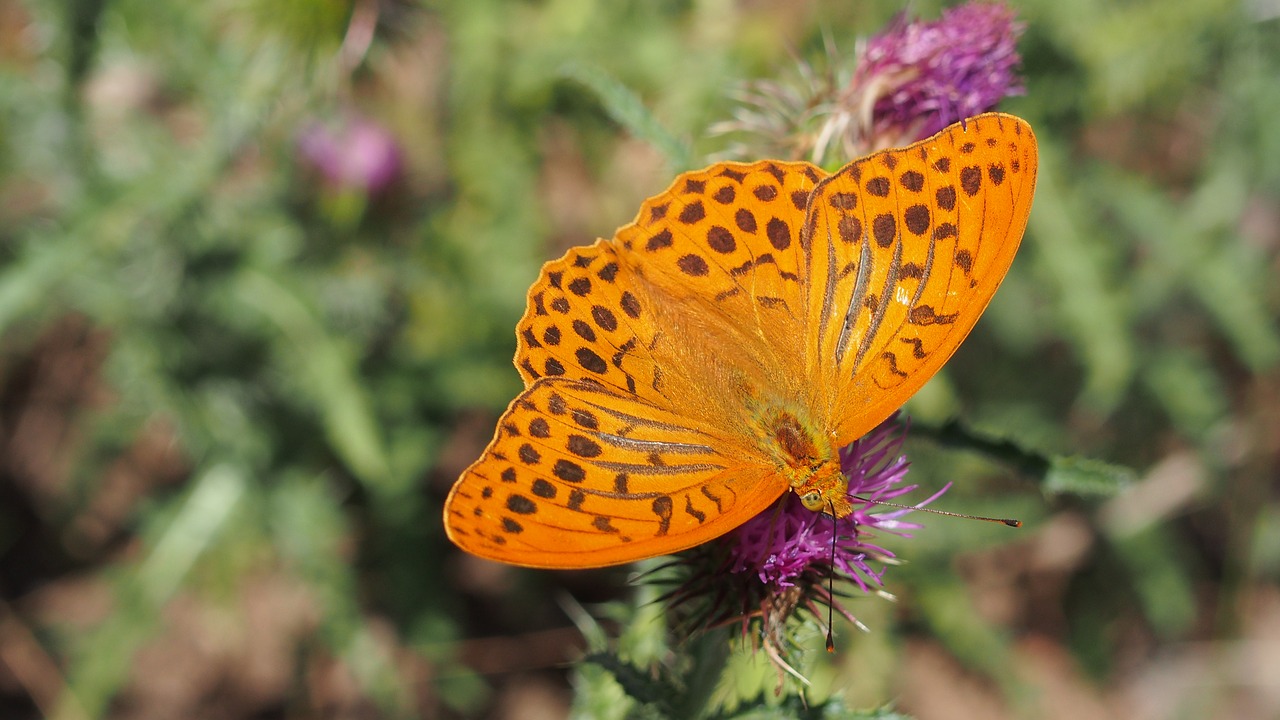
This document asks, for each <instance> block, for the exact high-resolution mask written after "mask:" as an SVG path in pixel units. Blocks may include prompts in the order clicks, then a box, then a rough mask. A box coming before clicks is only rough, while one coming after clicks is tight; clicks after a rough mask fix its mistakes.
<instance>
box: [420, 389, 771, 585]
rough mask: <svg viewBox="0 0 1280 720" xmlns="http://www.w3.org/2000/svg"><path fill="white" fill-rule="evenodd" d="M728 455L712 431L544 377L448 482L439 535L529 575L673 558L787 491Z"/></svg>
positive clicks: (630, 400)
mask: <svg viewBox="0 0 1280 720" xmlns="http://www.w3.org/2000/svg"><path fill="white" fill-rule="evenodd" d="M726 446H727V445H726V442H725V439H724V438H723V437H722V435H721V433H720V432H719V431H718V430H716V429H714V428H706V427H700V426H698V425H697V424H696V423H692V422H690V421H689V419H688V418H686V417H683V416H680V415H677V414H674V413H671V412H668V411H664V410H661V409H659V408H657V407H654V406H653V405H652V404H650V403H648V402H646V401H644V400H640V399H637V398H635V397H632V396H629V395H626V394H621V393H619V392H618V391H617V390H615V389H613V388H609V387H606V386H604V385H602V384H601V383H599V382H597V381H594V380H565V379H562V378H545V379H542V380H539V381H537V382H535V383H534V384H533V385H532V386H531V387H530V388H529V389H528V390H526V391H525V392H524V393H522V394H521V395H520V397H518V398H516V400H515V401H514V402H513V403H512V404H511V406H510V407H509V408H508V410H507V412H506V414H504V415H503V416H502V419H501V420H499V422H498V431H497V434H496V436H495V437H494V439H493V441H492V442H491V443H490V445H489V447H488V448H487V449H486V450H485V453H484V455H483V456H482V457H481V458H480V459H479V460H478V461H477V462H476V463H475V464H474V465H472V466H471V467H470V468H468V469H467V471H466V472H465V473H464V474H463V476H462V477H461V478H460V479H459V481H458V483H457V484H455V485H454V488H453V491H452V492H451V493H450V494H449V498H448V500H447V501H446V505H445V527H446V528H447V530H448V533H449V537H450V538H451V539H452V540H453V541H454V542H455V543H457V544H458V545H459V546H460V547H462V548H463V549H465V550H467V551H468V552H471V553H472V554H475V555H479V556H481V557H487V558H492V559H495V560H501V561H503V562H507V563H513V564H517V565H526V566H531V567H549V568H555V567H562V568H567V567H595V566H603V565H612V564H617V563H623V562H629V561H632V560H637V559H641V558H645V557H652V556H655V555H662V554H666V553H671V552H676V551H678V550H682V549H684V548H687V547H691V546H693V545H696V544H699V543H701V542H705V541H707V540H710V539H712V538H714V537H717V536H719V535H721V534H723V533H725V532H727V531H728V530H730V529H732V528H734V527H736V526H737V525H739V524H741V523H743V522H745V521H746V520H747V519H748V518H750V517H752V516H753V515H755V514H757V513H759V512H760V511H761V510H763V509H764V508H766V507H768V506H769V504H770V503H772V502H773V501H774V500H776V499H777V498H778V496H779V495H781V494H782V493H783V491H784V490H785V489H786V484H785V483H782V484H779V483H778V482H777V481H776V479H773V481H771V479H770V478H769V477H766V475H767V473H765V472H764V470H763V468H762V467H761V466H759V465H756V466H744V465H743V464H742V462H741V458H740V457H734V456H732V455H728V454H726V453H724V452H722V450H721V448H724V447H726Z"/></svg>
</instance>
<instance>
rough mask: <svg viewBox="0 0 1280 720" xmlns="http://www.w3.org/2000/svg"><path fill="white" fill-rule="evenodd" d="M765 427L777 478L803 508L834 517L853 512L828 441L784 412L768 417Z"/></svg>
mask: <svg viewBox="0 0 1280 720" xmlns="http://www.w3.org/2000/svg"><path fill="white" fill-rule="evenodd" d="M765 426H766V428H767V429H768V430H769V431H770V435H771V436H772V437H771V441H772V443H771V444H772V447H773V449H774V452H775V454H776V456H777V459H778V461H779V471H780V474H781V475H782V476H783V477H785V478H786V479H787V483H788V484H789V485H790V486H791V489H792V490H793V491H794V492H795V493H796V495H799V496H800V501H801V502H802V503H804V506H805V507H806V508H808V509H810V510H812V511H814V512H825V513H827V514H830V515H834V516H835V517H845V516H846V515H849V514H850V513H851V512H853V505H852V504H851V503H850V502H849V497H848V494H849V479H848V478H847V477H846V476H845V474H844V472H843V471H842V470H841V469H840V457H839V454H838V453H837V452H836V451H835V450H834V448H832V447H831V443H830V442H829V441H827V440H826V439H825V438H822V436H820V435H819V434H818V433H816V432H814V431H813V430H811V429H809V428H807V427H806V426H805V424H804V423H802V422H801V421H800V420H799V419H798V418H796V416H795V415H793V414H791V413H788V412H785V411H784V412H779V413H777V414H775V415H773V416H772V417H770V418H769V420H768V421H766V423H765Z"/></svg>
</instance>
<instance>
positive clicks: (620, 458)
mask: <svg viewBox="0 0 1280 720" xmlns="http://www.w3.org/2000/svg"><path fill="white" fill-rule="evenodd" d="M1036 162H1037V155H1036V140H1035V136H1034V134H1033V133H1032V131H1031V127H1030V126H1029V125H1028V124H1027V123H1026V122H1025V121H1023V120H1021V119H1019V118H1017V117H1014V116H1012V115H1006V114H1001V113H987V114H984V115H979V116H977V117H973V118H970V119H968V120H967V121H964V122H962V123H957V124H955V125H952V126H950V127H948V128H946V129H945V130H943V131H942V132H940V133H938V134H937V135H935V136H933V137H930V138H928V139H926V140H922V141H920V142H917V143H915V144H913V145H910V146H908V147H905V148H901V149H893V150H886V151H883V152H877V153H874V154H872V155H869V156H867V157H863V158H860V159H858V160H855V161H853V162H851V163H849V164H848V165H846V166H845V167H843V168H842V169H840V170H839V171H838V172H836V173H834V174H831V175H828V174H827V173H825V172H823V171H822V170H821V169H819V168H818V167H815V166H813V165H811V164H808V163H804V162H782V161H772V160H766V161H761V162H756V163H752V164H743V163H732V162H724V163H717V164H715V165H711V166H710V167H708V168H705V169H703V170H698V171H695V172H688V173H684V174H682V175H680V176H679V177H677V178H676V180H675V182H674V183H672V185H671V186H670V187H669V188H668V189H667V190H666V191H664V192H662V193H661V194H659V195H656V196H654V197H652V198H650V199H648V200H647V201H645V202H644V203H643V204H642V205H641V207H640V212H639V214H638V215H637V216H636V219H635V221H634V222H632V223H631V224H629V225H625V226H623V227H622V228H620V229H619V230H618V231H617V233H616V234H615V235H614V237H613V238H612V239H607V240H606V239H601V240H597V241H596V242H595V244H593V245H590V246H585V247H575V248H572V249H570V250H569V251H568V252H567V253H566V254H565V255H564V257H562V258H560V259H558V260H554V261H551V262H548V263H547V264H546V265H545V266H543V268H542V272H541V274H540V275H539V277H538V280H537V282H535V283H534V284H533V286H532V287H531V288H530V289H529V296H528V306H527V309H526V311H525V314H524V317H523V318H522V319H521V320H520V322H519V324H518V325H517V328H516V335H517V343H518V344H517V349H516V355H515V365H516V367H517V369H518V370H519V372H520V375H521V377H522V378H523V379H524V382H525V390H524V391H523V392H522V393H521V394H520V395H519V396H518V397H516V398H515V400H514V401H512V403H511V405H510V406H509V407H508V408H507V411H506V413H504V414H503V415H502V417H501V419H499V421H498V426H497V430H496V432H495V433H494V438H493V440H492V442H490V443H489V446H488V447H487V448H486V449H485V451H484V454H483V455H482V456H481V457H480V459H479V460H477V461H476V462H475V463H474V464H473V465H471V466H470V467H469V468H467V470H466V471H465V472H463V473H462V476H461V477H460V478H459V479H458V481H457V483H456V484H455V485H454V486H453V489H452V491H451V492H450V493H449V497H448V499H447V500H446V502H445V507H444V524H445V530H446V532H447V534H448V536H449V538H450V539H451V540H452V541H453V542H454V543H455V544H457V545H458V546H459V547H461V548H462V549H463V550H466V551H467V552H470V553H472V554H474V555H478V556H480V557H484V558H489V559H492V560H498V561H501V562H505V563H510V564H513V565H522V566H528V567H540V568H586V567H599V566H606V565H614V564H619V563H625V562H630V561H634V560H639V559H643V558H648V557H654V556H658V555H665V554H670V553H674V552H677V551H680V550H684V549H687V548H690V547H693V546H695V545H699V544H701V543H704V542H707V541H709V540H712V539H714V538H716V537H719V536H720V535H723V534H725V533H727V532H729V531H731V530H733V529H734V528H736V527H738V526H739V525H741V524H742V523H744V522H746V521H747V520H748V519H750V518H751V517H753V516H755V515H757V514H758V513H760V512H762V511H763V510H765V509H766V508H768V507H769V506H770V505H771V504H772V503H774V502H775V501H776V500H777V499H778V498H779V497H781V496H782V495H783V493H786V492H787V491H792V492H795V493H796V494H797V495H798V496H799V497H800V500H801V501H802V502H803V504H804V505H805V507H807V508H808V509H810V510H813V511H815V512H825V513H828V514H831V515H834V516H836V517H844V516H846V515H848V514H849V513H850V512H852V506H851V503H850V500H849V498H848V497H847V488H848V481H847V479H846V478H845V477H844V476H843V475H842V474H841V472H840V459H839V454H838V451H839V448H841V447H843V446H845V445H847V444H849V443H850V442H852V441H854V440H856V439H858V438H859V437H861V436H862V435H863V434H865V433H866V432H868V431H869V430H871V429H872V428H874V427H875V426H876V425H877V424H879V423H880V422H881V421H882V420H884V419H885V418H886V417H888V416H889V415H890V414H891V413H892V412H893V411H894V410H896V409H897V408H898V407H899V406H901V405H902V404H903V403H904V402H905V401H906V400H907V399H908V398H909V397H911V395H913V394H914V393H915V392H916V391H917V390H918V389H919V388H920V387H921V386H922V385H923V384H924V383H925V381H927V380H928V379H929V378H930V377H932V376H933V375H934V373H936V372H937V371H938V369H939V368H940V367H942V365H943V363H945V362H946V361H947V360H948V358H950V357H951V354H952V353H953V352H954V351H955V350H956V348H957V347H958V346H959V345H960V343H961V341H962V340H963V339H964V338H965V336H966V335H967V334H968V333H969V331H970V330H971V329H972V328H973V326H974V324H975V323H976V322H977V320H978V317H979V316H980V315H981V314H982V311H983V310H984V309H985V308H986V306H987V304H988V303H989V302H990V300H991V297H992V295H993V294H994V293H995V291H996V288H997V287H998V286H999V285H1000V282H1001V280H1003V278H1004V276H1005V273H1006V272H1007V271H1008V269H1009V265H1010V263H1011V262H1012V261H1013V257H1014V254H1015V253H1016V252H1017V249H1018V245H1019V243H1020V242H1021V239H1022V234H1023V230H1024V229H1025V227H1026V223H1027V215H1028V212H1029V211H1030V208H1031V200H1032V195H1033V193H1034V190H1035V178H1036Z"/></svg>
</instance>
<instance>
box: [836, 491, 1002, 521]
mask: <svg viewBox="0 0 1280 720" xmlns="http://www.w3.org/2000/svg"><path fill="white" fill-rule="evenodd" d="M853 499H854V500H857V501H859V502H861V503H865V504H867V505H885V506H888V507H895V508H901V509H903V510H919V511H920V512H927V513H933V514H934V515H947V516H949V517H958V518H964V519H966V520H981V521H983V522H993V523H1000V524H1001V525H1008V526H1009V527H1022V521H1021V520H1014V519H1013V518H997V517H984V516H982V515H965V514H964V513H958V512H949V511H947V510H934V509H933V508H929V507H919V506H917V505H899V504H898V503H892V502H886V501H884V500H868V499H866V498H862V497H858V496H857V495H855V496H853Z"/></svg>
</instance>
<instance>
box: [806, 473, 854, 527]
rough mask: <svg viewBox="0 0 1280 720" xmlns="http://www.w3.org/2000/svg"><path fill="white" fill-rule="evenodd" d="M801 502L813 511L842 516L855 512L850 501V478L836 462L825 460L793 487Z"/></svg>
mask: <svg viewBox="0 0 1280 720" xmlns="http://www.w3.org/2000/svg"><path fill="white" fill-rule="evenodd" d="M792 489H793V490H794V491H795V493H796V495H799V496H800V502H801V503H802V504H803V505H804V506H805V507H806V508H808V509H809V510H812V511H813V512H825V513H827V514H828V515H834V516H835V517H838V518H842V517H846V516H848V515H850V514H851V513H852V512H853V503H851V502H849V478H847V477H845V474H844V472H843V471H841V469H840V464H839V463H836V462H830V461H828V462H825V463H822V464H821V465H820V466H818V467H817V468H816V469H815V470H814V472H813V474H811V475H810V476H809V477H808V478H806V479H805V481H804V482H803V483H802V484H800V485H799V486H797V487H794V488H792Z"/></svg>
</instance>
